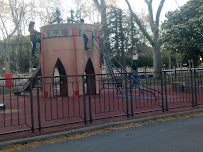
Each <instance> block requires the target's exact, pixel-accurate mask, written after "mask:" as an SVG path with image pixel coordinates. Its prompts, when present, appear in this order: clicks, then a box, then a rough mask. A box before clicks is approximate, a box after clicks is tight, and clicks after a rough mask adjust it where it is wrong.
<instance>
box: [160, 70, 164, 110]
mask: <svg viewBox="0 0 203 152" xmlns="http://www.w3.org/2000/svg"><path fill="white" fill-rule="evenodd" d="M160 74H161V100H162V112H164V109H165V108H164V88H163V71H161V73H160Z"/></svg>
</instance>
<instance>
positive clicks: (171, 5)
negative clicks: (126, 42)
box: [118, 0, 189, 21]
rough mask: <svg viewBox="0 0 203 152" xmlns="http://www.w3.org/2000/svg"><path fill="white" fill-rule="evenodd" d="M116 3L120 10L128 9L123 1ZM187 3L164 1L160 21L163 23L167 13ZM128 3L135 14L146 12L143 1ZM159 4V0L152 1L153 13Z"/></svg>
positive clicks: (183, 1)
mask: <svg viewBox="0 0 203 152" xmlns="http://www.w3.org/2000/svg"><path fill="white" fill-rule="evenodd" d="M118 1H119V5H118V6H119V7H120V8H123V9H128V6H127V4H126V2H125V0H118ZM188 1H189V0H165V3H164V6H163V8H162V12H161V17H160V20H161V21H163V20H165V19H166V18H165V14H166V13H167V12H168V11H174V10H176V9H177V8H178V6H183V5H184V4H185V3H187V2H188ZM129 2H130V4H131V7H132V8H133V10H136V12H138V13H139V12H140V13H141V12H142V11H143V9H144V10H147V6H146V3H145V2H144V0H129ZM159 2H160V0H153V9H154V11H156V10H157V8H158V6H159ZM176 2H177V3H176ZM177 4H178V5H177Z"/></svg>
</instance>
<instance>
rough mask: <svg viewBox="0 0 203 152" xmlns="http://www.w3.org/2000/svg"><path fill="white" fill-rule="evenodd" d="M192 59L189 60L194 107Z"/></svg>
mask: <svg viewBox="0 0 203 152" xmlns="http://www.w3.org/2000/svg"><path fill="white" fill-rule="evenodd" d="M191 63H192V61H191V60H189V69H190V81H191V88H192V89H191V91H192V106H193V107H194V90H193V88H194V87H193V75H192V68H191Z"/></svg>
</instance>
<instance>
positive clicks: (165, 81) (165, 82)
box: [164, 71, 168, 111]
mask: <svg viewBox="0 0 203 152" xmlns="http://www.w3.org/2000/svg"><path fill="white" fill-rule="evenodd" d="M164 84H165V98H166V111H168V97H167V80H166V72H165V71H164Z"/></svg>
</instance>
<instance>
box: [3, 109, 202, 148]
mask: <svg viewBox="0 0 203 152" xmlns="http://www.w3.org/2000/svg"><path fill="white" fill-rule="evenodd" d="M197 112H203V109H195V110H190V111H184V112H177V113H171V114H165V115H157V116H149V117H145V118H139V119H132V120H125V121H119V122H111V123H106V124H102V125H97V126H90V127H86V128H80V129H74V130H70V131H64V132H59V133H53V134H47V135H41V136H35V137H29V138H23V139H16V140H10V141H5V142H1V143H0V148H2V147H5V146H9V145H15V144H25V143H29V142H36V141H42V140H46V139H49V138H57V137H60V136H64V135H70V134H78V133H83V132H91V131H95V130H100V129H105V128H109V127H114V126H118V125H121V124H131V123H138V122H144V121H147V120H155V119H159V118H167V117H173V116H177V115H183V114H189V113H197Z"/></svg>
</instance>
